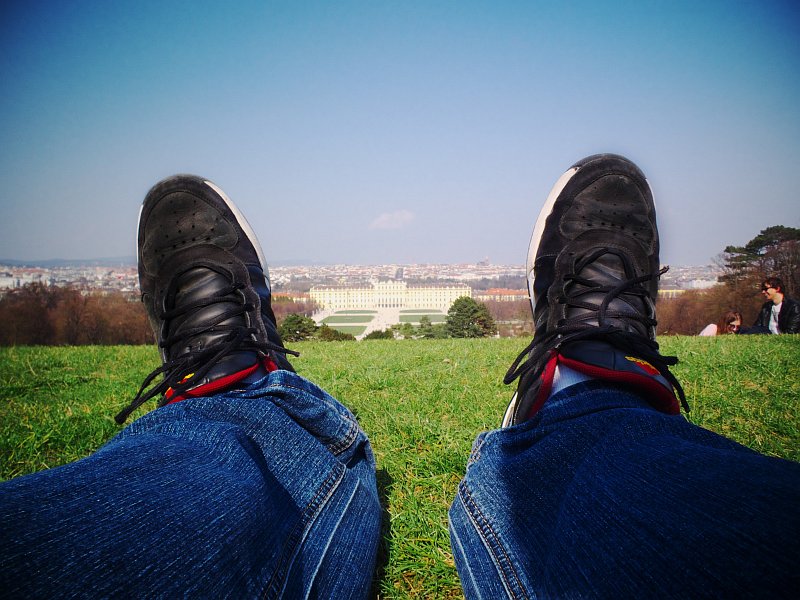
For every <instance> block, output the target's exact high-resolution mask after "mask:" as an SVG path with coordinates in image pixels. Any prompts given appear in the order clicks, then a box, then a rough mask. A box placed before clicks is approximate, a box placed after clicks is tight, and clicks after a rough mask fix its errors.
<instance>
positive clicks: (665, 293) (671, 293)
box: [658, 289, 686, 298]
mask: <svg viewBox="0 0 800 600" xmlns="http://www.w3.org/2000/svg"><path fill="white" fill-rule="evenodd" d="M685 292H686V290H683V289H673V290H663V289H662V290H658V297H659V298H677V297H678V296H680V295H681V294H683V293H685Z"/></svg>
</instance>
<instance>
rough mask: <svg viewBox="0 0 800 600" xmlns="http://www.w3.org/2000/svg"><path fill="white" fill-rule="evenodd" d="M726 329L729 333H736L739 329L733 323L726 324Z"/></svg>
mask: <svg viewBox="0 0 800 600" xmlns="http://www.w3.org/2000/svg"><path fill="white" fill-rule="evenodd" d="M728 329H730V330H731V331H736V330H737V329H739V325H736V324H735V323H728Z"/></svg>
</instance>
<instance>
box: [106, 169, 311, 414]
mask: <svg viewBox="0 0 800 600" xmlns="http://www.w3.org/2000/svg"><path fill="white" fill-rule="evenodd" d="M138 259H139V260H138V262H139V285H140V287H141V291H142V302H144V306H145V310H146V311H147V317H148V319H149V320H150V325H151V327H152V328H153V332H154V333H155V337H156V340H157V341H158V345H159V348H160V350H161V359H162V362H163V364H162V366H161V367H159V368H158V369H156V370H155V371H153V372H152V373H151V374H150V375H148V377H147V378H146V379H145V381H144V383H143V384H142V387H141V388H140V389H139V392H138V393H137V394H136V397H135V398H134V400H133V402H131V404H130V406H128V407H127V408H126V409H125V410H123V411H122V412H120V413H119V414H118V415H117V416H116V417H115V420H116V421H117V423H120V424H121V423H123V422H124V421H125V419H127V418H128V416H129V415H130V414H131V413H132V412H133V411H134V410H136V408H138V407H139V406H141V405H142V404H144V403H145V402H147V401H148V400H150V399H151V398H154V397H156V396H160V397H161V398H160V402H159V406H163V405H164V404H167V403H170V402H177V401H178V400H182V399H184V398H186V397H196V396H202V395H209V394H212V393H216V392H219V391H221V390H224V389H230V388H231V387H234V386H235V385H237V384H240V385H241V384H242V383H243V382H245V381H249V380H251V379H253V378H254V377H256V376H260V375H263V374H266V373H267V372H269V371H273V370H276V369H278V368H280V369H287V370H293V369H292V367H291V365H290V364H289V361H288V360H286V356H285V354H286V353H290V354H295V355H297V353H296V352H292V351H289V350H286V348H284V347H283V344H282V343H281V339H280V336H279V335H278V330H277V326H276V323H275V315H274V314H273V312H272V306H271V301H270V297H271V291H270V283H269V273H268V271H267V265H266V262H265V260H264V255H263V252H262V250H261V246H260V245H259V243H258V240H257V239H256V236H255V234H254V233H253V230H252V229H251V227H250V225H249V224H248V223H247V221H246V220H245V218H244V216H242V214H241V213H240V212H239V210H238V209H237V208H236V205H235V204H234V203H233V202H231V200H230V199H229V198H228V197H227V196H226V195H225V193H224V192H223V191H222V190H221V189H219V188H218V187H217V186H216V185H214V184H213V183H211V182H210V181H208V180H205V179H203V178H201V177H195V176H193V175H176V176H174V177H169V178H167V179H165V180H163V181H161V182H160V183H157V184H156V185H155V186H154V187H153V188H152V189H151V190H150V192H149V193H148V194H147V197H146V198H145V200H144V203H143V204H142V208H141V212H140V214H139V237H138ZM159 374H163V377H162V381H161V382H160V383H158V384H157V385H155V386H153V387H151V388H150V389H148V387H149V386H150V385H151V384H152V382H153V380H154V379H155V378H156V377H157V376H158V375H159Z"/></svg>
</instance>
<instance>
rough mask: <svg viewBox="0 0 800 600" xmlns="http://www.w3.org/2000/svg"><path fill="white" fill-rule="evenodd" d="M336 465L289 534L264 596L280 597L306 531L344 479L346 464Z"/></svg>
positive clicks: (263, 593) (262, 595)
mask: <svg viewBox="0 0 800 600" xmlns="http://www.w3.org/2000/svg"><path fill="white" fill-rule="evenodd" d="M336 467H337V468H335V469H334V470H332V471H331V473H330V474H329V475H328V477H327V478H326V479H325V481H323V482H322V485H321V486H320V487H319V488H317V492H316V493H315V494H314V497H313V498H312V499H311V501H310V502H309V503H308V504H307V505H306V508H305V509H304V510H303V514H302V518H301V519H300V522H299V523H298V524H297V526H296V527H295V528H294V529H293V530H292V532H291V533H290V534H289V535H288V536H287V538H286V545H285V550H284V552H283V554H282V556H281V559H280V563H279V564H278V566H277V567H276V569H275V571H274V572H273V574H272V576H271V577H270V579H269V581H268V582H267V585H266V586H265V588H264V591H263V592H262V594H261V597H262V598H269V597H279V593H280V591H281V590H282V589H283V585H284V583H285V578H286V576H287V574H288V572H289V568H290V566H291V564H292V561H293V559H294V557H295V554H296V553H297V549H298V547H299V546H300V545H301V543H302V541H303V538H304V535H305V532H306V531H307V530H308V528H309V527H310V526H311V523H312V522H313V521H314V519H315V518H316V517H317V515H319V513H320V511H321V510H322V508H323V507H324V506H325V503H326V501H327V500H328V499H329V498H330V497H331V495H332V494H333V491H334V490H335V489H336V488H337V486H338V485H339V483H341V481H342V480H343V479H344V475H345V472H346V469H345V468H344V466H342V465H338V464H337V465H336ZM276 594H277V595H276Z"/></svg>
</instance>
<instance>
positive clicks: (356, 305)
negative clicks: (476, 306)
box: [309, 280, 472, 312]
mask: <svg viewBox="0 0 800 600" xmlns="http://www.w3.org/2000/svg"><path fill="white" fill-rule="evenodd" d="M309 295H310V296H311V299H312V300H314V301H315V302H316V303H317V304H319V305H320V306H321V307H322V308H323V310H334V311H335V310H375V309H381V308H396V309H401V310H402V309H411V308H430V309H436V310H441V311H442V312H447V310H448V309H449V308H450V306H451V305H452V304H453V302H454V301H455V300H456V298H460V297H461V296H469V297H472V288H470V287H469V286H468V285H464V284H449V285H408V284H407V283H406V282H405V281H396V280H390V281H374V282H371V283H369V284H366V285H364V286H363V287H344V286H329V285H324V286H323V285H320V286H314V287H312V288H311V290H310V292H309Z"/></svg>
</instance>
